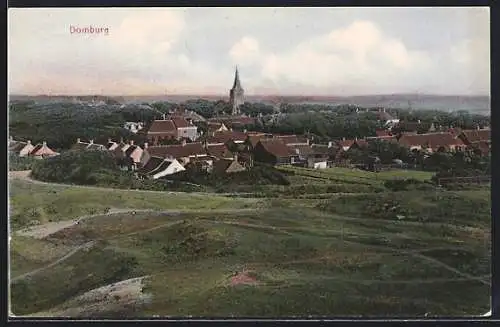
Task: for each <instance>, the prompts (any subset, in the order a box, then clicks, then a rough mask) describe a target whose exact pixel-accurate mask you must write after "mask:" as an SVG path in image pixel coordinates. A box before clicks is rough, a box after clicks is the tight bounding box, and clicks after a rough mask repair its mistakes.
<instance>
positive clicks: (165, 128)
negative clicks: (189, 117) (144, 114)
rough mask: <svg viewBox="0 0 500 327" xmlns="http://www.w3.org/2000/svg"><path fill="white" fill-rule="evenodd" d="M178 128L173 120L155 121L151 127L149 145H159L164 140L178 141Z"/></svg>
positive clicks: (148, 135) (148, 134) (148, 137)
mask: <svg viewBox="0 0 500 327" xmlns="http://www.w3.org/2000/svg"><path fill="white" fill-rule="evenodd" d="M177 135H178V133H177V128H176V127H175V124H174V122H173V121H172V120H166V119H165V120H154V121H153V122H152V123H151V126H150V127H149V130H148V132H147V134H146V138H147V140H148V142H149V143H151V144H153V145H157V144H159V143H160V141H162V140H172V139H177Z"/></svg>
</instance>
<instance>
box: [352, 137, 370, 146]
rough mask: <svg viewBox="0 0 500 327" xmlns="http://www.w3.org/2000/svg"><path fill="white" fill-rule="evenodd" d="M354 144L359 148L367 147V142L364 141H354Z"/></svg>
mask: <svg viewBox="0 0 500 327" xmlns="http://www.w3.org/2000/svg"><path fill="white" fill-rule="evenodd" d="M354 143H356V144H357V145H359V146H361V147H364V146H367V145H368V142H367V141H366V140H363V139H361V140H355V141H354Z"/></svg>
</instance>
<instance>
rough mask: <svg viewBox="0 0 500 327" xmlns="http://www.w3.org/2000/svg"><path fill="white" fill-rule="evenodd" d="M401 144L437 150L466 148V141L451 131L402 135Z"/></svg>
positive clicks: (410, 147) (414, 148) (411, 147)
mask: <svg viewBox="0 0 500 327" xmlns="http://www.w3.org/2000/svg"><path fill="white" fill-rule="evenodd" d="M398 142H399V144H401V145H403V146H406V147H407V148H409V149H410V150H423V149H425V150H426V151H428V152H436V151H460V150H463V149H465V145H464V143H463V142H462V141H461V140H460V139H459V138H456V137H454V136H453V135H452V134H450V133H446V132H441V133H427V134H416V135H402V136H401V137H400V138H399V140H398Z"/></svg>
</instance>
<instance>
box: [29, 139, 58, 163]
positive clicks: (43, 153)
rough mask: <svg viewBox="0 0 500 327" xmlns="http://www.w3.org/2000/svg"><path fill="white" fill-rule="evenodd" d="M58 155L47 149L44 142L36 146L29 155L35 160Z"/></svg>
mask: <svg viewBox="0 0 500 327" xmlns="http://www.w3.org/2000/svg"><path fill="white" fill-rule="evenodd" d="M58 155H59V153H58V152H55V151H53V150H52V149H51V148H49V147H48V146H47V142H45V141H43V142H42V144H37V145H36V146H35V148H34V149H33V150H31V152H30V153H29V156H30V157H34V158H36V159H44V158H50V157H54V156H58Z"/></svg>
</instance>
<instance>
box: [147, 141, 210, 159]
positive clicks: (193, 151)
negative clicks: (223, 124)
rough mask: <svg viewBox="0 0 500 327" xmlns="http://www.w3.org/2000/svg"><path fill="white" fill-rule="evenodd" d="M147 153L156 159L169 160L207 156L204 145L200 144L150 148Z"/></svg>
mask: <svg viewBox="0 0 500 327" xmlns="http://www.w3.org/2000/svg"><path fill="white" fill-rule="evenodd" d="M147 152H148V153H149V155H151V156H155V157H160V158H167V157H169V156H172V157H174V158H176V159H179V158H184V157H189V156H195V155H197V156H200V155H206V154H207V151H206V150H205V148H203V145H202V144H201V143H198V142H196V143H186V144H185V145H164V146H150V147H148V148H147Z"/></svg>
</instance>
